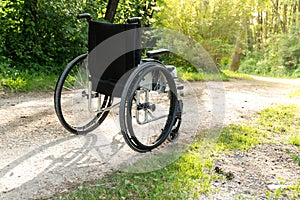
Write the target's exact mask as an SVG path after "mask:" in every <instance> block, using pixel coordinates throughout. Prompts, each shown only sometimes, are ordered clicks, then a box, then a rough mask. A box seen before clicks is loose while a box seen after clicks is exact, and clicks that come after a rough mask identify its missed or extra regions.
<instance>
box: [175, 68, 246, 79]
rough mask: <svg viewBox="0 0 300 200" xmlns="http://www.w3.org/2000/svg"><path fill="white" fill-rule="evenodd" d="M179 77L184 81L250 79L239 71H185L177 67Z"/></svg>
mask: <svg viewBox="0 0 300 200" xmlns="http://www.w3.org/2000/svg"><path fill="white" fill-rule="evenodd" d="M178 73H179V78H181V79H182V80H185V81H228V80H230V79H252V77H251V76H249V75H246V74H242V73H239V72H233V71H229V70H222V71H221V72H220V73H204V72H186V71H183V70H182V69H180V68H178Z"/></svg>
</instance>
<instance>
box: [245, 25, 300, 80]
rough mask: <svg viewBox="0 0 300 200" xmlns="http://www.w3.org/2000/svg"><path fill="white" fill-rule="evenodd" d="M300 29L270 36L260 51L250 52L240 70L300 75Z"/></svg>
mask: <svg viewBox="0 0 300 200" xmlns="http://www.w3.org/2000/svg"><path fill="white" fill-rule="evenodd" d="M299 58H300V33H299V31H298V32H297V31H295V32H291V33H288V34H280V35H274V36H272V37H270V38H269V39H268V40H267V41H266V43H265V47H264V49H263V51H262V50H260V51H254V52H251V53H250V54H248V55H247V56H246V57H245V59H244V60H243V62H242V65H241V68H240V71H241V72H244V73H251V74H257V75H269V76H276V77H280V76H288V77H295V78H299V77H300V59H299Z"/></svg>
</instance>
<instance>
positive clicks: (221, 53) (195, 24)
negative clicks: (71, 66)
mask: <svg viewBox="0 0 300 200" xmlns="http://www.w3.org/2000/svg"><path fill="white" fill-rule="evenodd" d="M79 13H90V14H91V15H92V17H93V18H95V19H98V20H99V21H108V22H113V23H123V22H124V21H126V19H128V18H130V17H136V16H138V17H141V19H142V21H143V26H144V27H149V26H151V27H155V28H162V27H164V28H169V29H172V30H174V31H177V32H180V33H182V34H184V35H186V36H188V37H189V38H190V39H191V40H193V41H196V42H197V43H200V44H201V45H202V46H203V48H204V49H205V50H206V51H207V52H208V53H209V54H210V56H211V57H212V59H213V60H214V62H215V64H216V65H217V66H218V68H219V69H220V70H224V69H230V70H232V71H239V72H242V73H247V74H256V75H263V76H277V77H278V76H279V77H290V78H299V77H300V0H211V1H208V0H131V1H129V0H56V1H49V0H2V1H1V2H0V22H1V23H0V24H1V26H0V72H1V73H0V90H11V91H28V90H31V89H32V88H35V89H37V90H49V89H53V84H55V81H56V79H57V77H58V75H59V74H60V73H61V72H62V70H63V69H64V67H65V65H66V64H67V63H68V62H69V61H70V60H72V59H73V58H74V57H76V56H77V55H80V54H82V53H85V52H86V51H87V48H86V45H87V23H83V22H79V21H78V20H77V18H76V15H77V14H79ZM169 60H171V61H172V64H174V65H175V66H176V67H178V69H179V71H184V72H188V73H198V71H197V70H196V69H195V68H193V67H191V65H189V63H187V62H185V61H184V60H182V59H180V58H178V57H176V56H172V57H171V58H170V59H169ZM31 80H34V82H32V81H31ZM33 85H35V86H33ZM37 85H38V87H36V86H37Z"/></svg>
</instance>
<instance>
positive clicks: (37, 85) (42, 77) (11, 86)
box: [0, 73, 58, 92]
mask: <svg viewBox="0 0 300 200" xmlns="http://www.w3.org/2000/svg"><path fill="white" fill-rule="evenodd" d="M57 79H58V75H55V74H43V73H33V74H28V73H19V74H18V75H16V76H9V77H7V76H1V75H0V91H1V90H4V91H6V92H49V91H54V88H55V84H56V81H57Z"/></svg>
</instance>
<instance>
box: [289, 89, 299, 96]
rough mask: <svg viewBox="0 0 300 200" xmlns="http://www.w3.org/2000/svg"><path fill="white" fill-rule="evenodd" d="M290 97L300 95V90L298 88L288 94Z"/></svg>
mask: <svg viewBox="0 0 300 200" xmlns="http://www.w3.org/2000/svg"><path fill="white" fill-rule="evenodd" d="M288 97H290V98H296V97H300V90H296V91H294V92H291V93H290V94H288Z"/></svg>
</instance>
